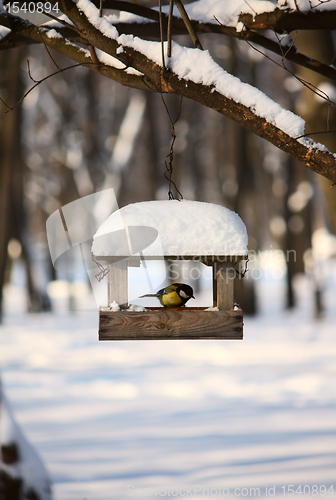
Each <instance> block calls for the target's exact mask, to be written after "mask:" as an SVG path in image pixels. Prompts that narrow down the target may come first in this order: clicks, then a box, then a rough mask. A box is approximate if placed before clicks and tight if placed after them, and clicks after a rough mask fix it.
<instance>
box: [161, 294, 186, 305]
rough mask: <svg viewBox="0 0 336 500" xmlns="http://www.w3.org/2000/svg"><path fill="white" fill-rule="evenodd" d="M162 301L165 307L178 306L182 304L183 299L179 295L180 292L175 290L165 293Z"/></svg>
mask: <svg viewBox="0 0 336 500" xmlns="http://www.w3.org/2000/svg"><path fill="white" fill-rule="evenodd" d="M160 302H161V304H162V305H163V306H165V307H178V306H179V305H180V304H181V302H182V300H181V298H180V297H179V295H178V293H176V292H175V291H174V292H171V293H164V294H163V295H162V296H161V297H160Z"/></svg>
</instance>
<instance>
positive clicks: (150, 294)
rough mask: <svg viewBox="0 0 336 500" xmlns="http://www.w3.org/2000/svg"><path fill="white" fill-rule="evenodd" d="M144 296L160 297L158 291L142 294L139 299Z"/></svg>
mask: <svg viewBox="0 0 336 500" xmlns="http://www.w3.org/2000/svg"><path fill="white" fill-rule="evenodd" d="M143 297H156V298H157V297H158V294H157V293H146V295H140V297H139V299H142V298H143Z"/></svg>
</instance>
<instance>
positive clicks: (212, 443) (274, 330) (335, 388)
mask: <svg viewBox="0 0 336 500" xmlns="http://www.w3.org/2000/svg"><path fill="white" fill-rule="evenodd" d="M297 285H298V290H300V304H299V307H298V309H297V310H296V311H295V312H293V313H286V314H284V313H283V312H282V290H283V282H282V281H281V280H261V281H260V282H259V283H258V286H259V288H258V290H259V296H260V300H261V301H262V314H261V315H260V316H258V317H257V318H254V319H252V318H246V319H245V327H244V336H245V338H244V340H243V341H158V342H151V341H143V342H119V343H117V342H101V343H99V342H98V341H97V311H96V310H95V309H94V308H93V307H91V306H90V307H91V308H90V307H89V308H87V307H86V305H87V304H85V300H84V299H81V305H84V306H83V307H84V309H87V310H82V311H80V312H77V313H73V314H70V313H66V312H64V311H62V307H59V312H58V314H43V315H25V314H24V313H23V307H22V312H21V311H19V312H17V311H15V308H14V299H15V300H16V301H18V299H19V294H20V290H19V289H17V288H15V289H14V288H11V289H8V290H7V295H6V304H7V313H6V316H5V320H4V324H3V325H2V326H1V328H0V367H1V375H2V380H3V385H4V390H5V392H6V395H7V398H8V399H9V401H10V403H11V406H12V409H13V411H14V414H15V417H16V419H17V421H18V423H19V424H20V425H21V427H22V429H23V431H24V432H25V434H26V436H27V438H28V439H29V440H30V442H31V443H32V444H33V445H34V446H35V448H36V449H37V450H38V452H39V454H40V455H41V457H42V458H43V460H44V462H45V465H46V467H47V468H48V470H49V473H50V475H51V477H52V480H53V483H54V498H55V500H73V499H74V500H75V499H76V500H84V499H85V500H103V499H123V498H128V497H131V496H133V497H144V498H150V497H151V496H167V497H168V496H170V497H173V496H175V497H177V498H180V497H181V498H182V497H184V496H189V497H192V498H195V499H200V498H212V497H223V496H233V497H234V496H237V497H239V496H240V497H255V496H258V497H259V498H266V497H267V498H268V497H270V496H274V495H273V493H274V494H275V496H290V493H291V492H292V490H291V488H294V489H295V490H296V493H294V495H293V496H294V497H295V498H298V497H300V496H301V497H302V496H303V497H305V498H310V497H316V496H318V497H320V496H324V497H326V498H327V499H328V500H329V499H330V500H331V499H334V498H336V363H335V358H336V335H335V333H336V310H335V303H336V286H335V281H334V284H333V285H332V281H331V282H330V283H329V285H328V287H327V292H326V295H325V304H326V308H327V312H326V316H325V318H324V319H321V320H314V319H312V302H311V295H310V293H309V282H305V283H303V282H302V281H301V282H298V284H297ZM91 305H92V304H91ZM291 485H294V486H291ZM314 485H316V486H314ZM331 486H333V491H332V489H330V488H331ZM300 487H301V488H300ZM257 488H259V490H258V489H257ZM328 490H329V491H328ZM284 493H285V494H284ZM300 493H301V494H300ZM316 493H318V495H317V494H316Z"/></svg>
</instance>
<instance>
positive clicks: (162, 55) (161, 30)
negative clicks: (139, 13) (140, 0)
mask: <svg viewBox="0 0 336 500" xmlns="http://www.w3.org/2000/svg"><path fill="white" fill-rule="evenodd" d="M159 25H160V42H161V57H162V68H163V71H164V70H165V69H166V66H165V56H164V43H163V26H162V3H161V0H159Z"/></svg>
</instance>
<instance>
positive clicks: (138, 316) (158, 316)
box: [99, 307, 243, 340]
mask: <svg viewBox="0 0 336 500" xmlns="http://www.w3.org/2000/svg"><path fill="white" fill-rule="evenodd" d="M148 309H149V310H148V311H144V312H134V311H118V312H112V311H106V310H101V311H99V340H168V339H225V340H242V339H243V311H242V310H241V309H237V310H234V311H233V310H232V311H205V310H204V309H205V308H191V307H190V308H189V307H187V308H170V309H169V310H168V309H164V308H154V307H153V308H148Z"/></svg>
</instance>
